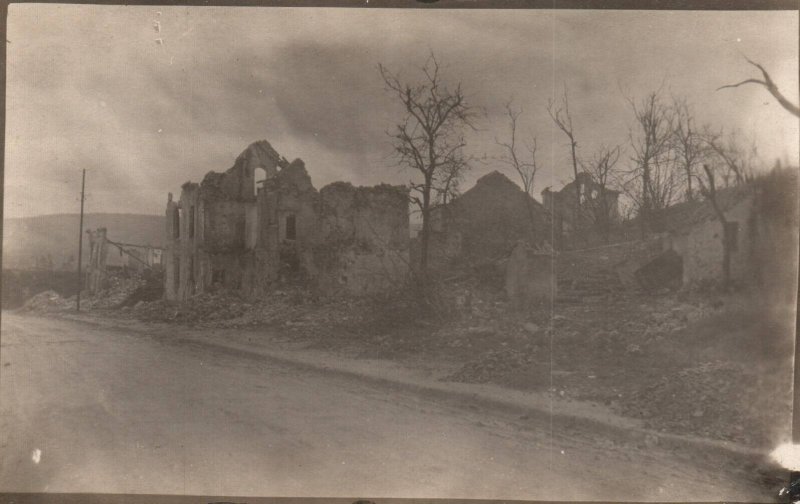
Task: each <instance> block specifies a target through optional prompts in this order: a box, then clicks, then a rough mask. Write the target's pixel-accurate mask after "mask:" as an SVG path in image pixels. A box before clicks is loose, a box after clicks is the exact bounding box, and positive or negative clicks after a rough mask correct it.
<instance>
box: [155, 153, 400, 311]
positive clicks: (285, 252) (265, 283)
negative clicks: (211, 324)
mask: <svg viewBox="0 0 800 504" xmlns="http://www.w3.org/2000/svg"><path fill="white" fill-rule="evenodd" d="M166 214H167V224H166V233H167V247H166V250H165V252H164V259H163V262H164V265H165V295H166V298H167V299H170V300H184V299H187V298H189V297H191V296H192V295H195V294H198V293H202V292H207V291H210V290H214V289H218V288H222V289H227V290H234V291H239V292H242V293H243V294H245V295H250V296H257V295H259V294H261V293H264V292H266V291H267V290H269V289H271V288H274V287H275V286H277V285H280V284H282V283H294V284H297V283H302V284H304V285H308V286H310V287H312V288H316V289H319V290H320V291H321V292H323V293H328V294H333V293H339V292H346V293H350V294H364V293H370V292H375V291H379V290H384V289H387V288H389V287H391V286H396V285H398V283H401V282H403V281H404V280H405V277H406V275H407V272H408V240H409V228H408V226H409V224H408V194H407V189H406V188H405V187H402V186H390V185H385V184H384V185H378V186H375V187H354V186H353V185H351V184H349V183H345V182H336V183H333V184H330V185H328V186H325V187H323V188H322V189H321V190H319V191H317V189H315V188H314V186H313V184H312V183H311V178H310V177H309V175H308V173H307V172H306V168H305V164H304V163H303V161H302V160H300V159H295V160H294V161H292V162H291V163H290V162H288V161H287V160H286V159H285V158H284V157H282V156H280V155H279V154H278V153H277V152H276V151H275V150H274V149H273V148H272V146H271V145H270V144H269V142H267V141H259V142H255V143H253V144H252V145H250V146H249V147H248V148H247V149H245V150H244V152H242V153H241V154H240V155H239V156H238V157H237V158H236V161H235V163H234V165H233V167H231V168H230V169H229V170H227V171H226V172H224V173H217V172H213V171H212V172H209V173H208V174H206V176H205V177H204V178H203V180H202V182H201V183H199V184H198V183H194V182H186V183H185V184H184V185H183V186H182V190H181V194H180V197H179V198H178V199H177V200H176V199H174V198H173V196H172V194H171V193H170V195H169V198H168V202H167V209H166Z"/></svg>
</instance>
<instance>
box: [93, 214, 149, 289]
mask: <svg viewBox="0 0 800 504" xmlns="http://www.w3.org/2000/svg"><path fill="white" fill-rule="evenodd" d="M86 244H87V252H88V262H87V264H86V269H85V273H84V274H85V282H84V287H85V288H86V289H87V290H88V291H89V292H90V293H91V294H95V293H97V292H100V291H102V290H103V289H105V288H107V287H108V279H109V275H110V274H118V273H120V272H123V273H129V272H130V271H135V272H138V273H142V272H143V271H144V270H160V269H161V262H162V253H163V250H162V249H161V248H159V247H153V246H151V245H137V244H131V243H120V242H116V241H112V240H110V239H109V238H108V231H107V229H106V228H104V227H100V228H97V229H96V230H94V231H92V230H86Z"/></svg>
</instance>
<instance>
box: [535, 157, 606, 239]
mask: <svg viewBox="0 0 800 504" xmlns="http://www.w3.org/2000/svg"><path fill="white" fill-rule="evenodd" d="M619 195H620V193H619V191H615V190H613V189H610V188H607V187H603V186H602V185H601V184H598V183H597V182H596V181H595V180H594V178H592V175H591V174H590V173H586V172H581V173H578V178H577V179H576V180H573V181H572V182H570V183H569V184H567V185H565V186H564V187H563V188H562V189H561V190H560V191H557V192H554V191H551V190H550V188H549V187H547V188H545V189H544V190H543V191H542V204H543V205H544V208H545V209H547V211H548V213H549V214H550V216H551V219H552V223H553V236H554V238H555V240H554V241H555V242H556V245H557V246H558V248H574V247H581V246H583V247H585V246H587V245H590V244H599V243H603V242H606V243H607V242H610V241H613V239H614V238H613V237H612V236H611V235H612V234H613V231H614V228H615V227H616V226H617V225H619V223H620V214H619ZM578 202H580V206H579V205H578ZM578 231H579V232H580V235H581V236H580V237H577V236H576V232H578Z"/></svg>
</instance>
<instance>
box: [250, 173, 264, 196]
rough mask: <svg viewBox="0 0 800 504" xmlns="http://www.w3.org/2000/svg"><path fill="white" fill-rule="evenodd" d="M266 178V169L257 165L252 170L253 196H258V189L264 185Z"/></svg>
mask: <svg viewBox="0 0 800 504" xmlns="http://www.w3.org/2000/svg"><path fill="white" fill-rule="evenodd" d="M266 180H267V170H265V169H264V168H262V167H260V166H259V167H258V168H256V169H255V170H253V196H258V189H259V188H260V187H264V182H265V181H266Z"/></svg>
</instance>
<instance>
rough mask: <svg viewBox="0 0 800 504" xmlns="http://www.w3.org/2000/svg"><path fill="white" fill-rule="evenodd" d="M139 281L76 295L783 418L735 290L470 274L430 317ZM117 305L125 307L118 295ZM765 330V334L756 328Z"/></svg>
mask: <svg viewBox="0 0 800 504" xmlns="http://www.w3.org/2000/svg"><path fill="white" fill-rule="evenodd" d="M137 287H141V282H140V283H139V284H136V283H135V282H118V283H115V284H112V288H111V289H110V290H109V291H108V292H106V293H104V295H103V296H100V297H97V298H93V299H88V300H85V301H82V303H81V304H82V307H85V309H87V310H91V311H92V313H96V314H97V315H98V316H110V317H122V318H128V319H138V320H142V321H158V322H168V323H179V324H186V325H195V326H202V327H208V328H220V329H223V328H251V329H252V328H263V329H264V330H265V331H269V332H271V333H275V332H281V333H283V334H286V337H287V338H291V339H293V340H295V341H297V342H302V343H304V344H306V345H308V346H309V347H312V348H317V349H323V350H327V351H331V352H340V351H347V352H349V353H350V354H353V353H355V354H356V355H359V356H362V357H369V358H383V359H390V360H395V361H399V362H403V363H414V362H415V361H418V360H420V359H425V360H427V361H432V360H433V361H435V360H439V361H440V362H442V364H443V365H444V364H448V365H450V366H451V367H453V368H455V369H457V371H455V372H454V373H452V374H451V375H450V376H449V377H448V378H447V379H448V380H451V381H460V382H467V383H493V384H497V385H501V386H506V387H511V388H514V389H521V390H546V391H549V393H552V394H557V395H558V396H560V397H562V398H565V399H574V400H581V401H593V402H598V403H605V404H606V405H608V406H610V407H611V409H612V410H613V411H615V412H617V413H619V414H622V415H624V416H628V417H633V418H638V419H641V420H642V421H643V422H644V424H645V426H647V427H648V428H652V429H655V430H659V431H662V432H670V433H676V434H690V435H697V436H703V437H707V438H712V439H719V440H729V441H735V442H737V443H740V444H743V445H748V446H755V447H769V446H774V445H775V444H776V443H777V442H778V441H780V440H781V439H783V438H785V437H786V436H787V435H788V432H787V430H786V428H788V425H786V426H785V427H786V428H784V426H781V425H779V423H778V422H776V419H781V418H786V419H789V418H791V409H790V408H791V402H790V401H791V361H790V360H788V359H787V358H786V355H788V354H789V353H790V350H791V348H789V347H790V346H791V341H783V340H780V339H776V340H774V341H772V340H769V339H768V338H766V337H765V336H767V335H768V334H767V333H762V332H761V331H764V330H765V329H766V330H767V332H768V333H769V334H780V333H781V331H780V329H782V328H781V327H777V326H775V327H771V326H770V327H766V328H765V326H764V323H765V322H764V313H762V312H758V311H754V309H752V308H751V307H750V304H751V303H750V301H749V300H748V298H747V297H746V295H729V296H727V297H721V296H711V297H709V296H708V295H688V296H687V295H686V294H685V293H673V292H668V293H661V294H657V295H647V296H642V295H640V294H630V293H616V294H609V295H607V296H605V297H600V298H597V297H592V298H591V299H590V300H587V301H586V302H582V303H568V304H561V305H560V304H556V305H554V306H549V305H548V306H542V307H540V308H539V309H538V310H535V311H534V312H532V313H529V314H525V315H519V314H516V313H513V312H512V311H511V310H510V309H509V307H508V305H507V303H506V302H505V301H504V297H503V294H502V292H501V291H499V290H498V289H495V288H492V287H487V286H482V285H480V283H479V282H478V281H476V280H475V279H474V278H472V279H469V278H468V279H466V280H461V281H457V282H453V283H452V284H451V285H448V286H447V289H445V294H444V296H443V299H442V301H441V302H442V306H445V307H446V309H444V310H442V312H444V313H440V314H439V316H438V317H435V316H434V317H420V316H419V314H418V313H417V312H416V311H415V310H417V308H416V305H415V304H414V302H413V301H412V300H411V299H410V298H408V297H407V296H403V295H402V294H395V295H393V296H390V297H387V298H386V299H383V298H375V297H372V298H355V299H352V298H351V299H320V298H317V297H315V296H313V295H312V294H310V293H309V292H306V291H304V290H302V289H299V288H289V289H286V290H281V291H275V292H273V293H271V294H269V295H268V296H266V297H264V298H262V299H260V300H258V301H250V300H246V299H242V298H240V297H238V296H236V295H233V294H228V293H223V292H219V293H212V294H202V295H199V296H195V297H194V298H192V299H191V300H190V301H189V302H187V303H183V304H174V303H168V302H165V301H150V302H147V301H138V302H136V303H135V304H133V305H132V306H131V303H126V302H125V300H126V298H129V297H130V296H131V294H132V293H133V292H134V291H136V288H137ZM126 304H127V306H125V305H126ZM74 307H75V301H74V298H71V299H67V300H65V299H63V298H61V297H60V296H58V294H56V293H54V292H52V291H48V292H44V293H41V294H39V295H37V296H34V297H33V298H32V299H30V300H29V301H28V302H27V303H26V304H25V306H24V307H23V310H29V311H37V312H58V311H63V310H70V309H74ZM769 331H771V332H769Z"/></svg>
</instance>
